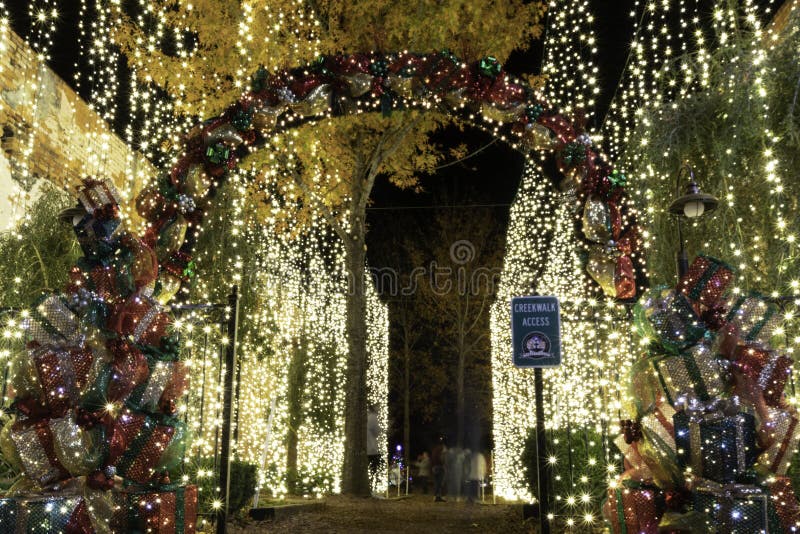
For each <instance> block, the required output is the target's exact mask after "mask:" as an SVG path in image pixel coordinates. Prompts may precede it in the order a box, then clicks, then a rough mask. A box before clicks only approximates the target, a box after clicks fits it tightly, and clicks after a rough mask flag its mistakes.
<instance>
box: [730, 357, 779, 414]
mask: <svg viewBox="0 0 800 534" xmlns="http://www.w3.org/2000/svg"><path fill="white" fill-rule="evenodd" d="M793 364H794V362H793V360H792V359H791V358H790V357H788V356H786V355H785V354H781V353H779V352H777V351H774V350H768V349H765V348H762V347H760V346H758V345H755V344H751V343H748V344H746V345H739V346H737V347H736V351H735V354H734V367H735V369H736V370H737V371H739V372H741V373H743V374H745V375H746V376H747V377H748V378H751V379H753V380H754V381H755V383H756V384H757V385H758V387H759V389H760V390H761V392H762V394H763V396H764V402H766V404H767V405H768V406H780V404H781V401H782V399H783V391H784V389H785V388H786V383H787V382H788V381H789V377H790V376H791V373H792V365H793Z"/></svg>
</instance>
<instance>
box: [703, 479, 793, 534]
mask: <svg viewBox="0 0 800 534" xmlns="http://www.w3.org/2000/svg"><path fill="white" fill-rule="evenodd" d="M692 495H693V501H694V509H695V511H699V512H703V513H705V514H706V515H708V516H709V517H710V518H711V520H712V523H711V524H710V525H709V527H711V528H715V529H716V530H715V531H716V532H720V533H722V532H724V533H726V534H754V533H764V534H780V533H782V532H783V529H782V528H781V525H780V520H779V518H778V515H777V513H776V512H775V508H774V507H773V506H771V503H770V496H769V492H768V491H766V490H765V489H763V488H761V487H758V486H750V485H745V484H728V485H722V484H715V483H713V482H711V481H701V482H700V483H698V484H697V486H696V487H695V488H694V489H693V491H692Z"/></svg>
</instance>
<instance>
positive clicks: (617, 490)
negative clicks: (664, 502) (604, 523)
mask: <svg viewBox="0 0 800 534" xmlns="http://www.w3.org/2000/svg"><path fill="white" fill-rule="evenodd" d="M660 493H661V490H659V489H658V488H657V487H655V486H651V485H646V484H642V483H640V482H637V481H634V480H622V481H621V482H620V483H619V484H617V486H616V487H611V488H608V494H607V497H606V501H605V502H604V503H603V516H604V517H605V518H606V519H607V520H608V521H609V523H611V527H612V529H613V531H614V532H624V533H628V534H633V533H636V534H640V533H641V534H657V533H658V523H659V521H660V520H661V516H662V515H663V513H664V511H663V510H662V509H661V507H660V506H659V502H658V497H659V494H660Z"/></svg>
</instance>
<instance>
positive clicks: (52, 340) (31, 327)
mask: <svg viewBox="0 0 800 534" xmlns="http://www.w3.org/2000/svg"><path fill="white" fill-rule="evenodd" d="M23 327H24V328H25V329H26V330H27V332H28V335H29V337H30V339H31V341H34V342H36V343H38V344H39V345H67V346H80V345H82V344H83V341H84V339H85V337H86V336H85V334H84V331H83V330H84V329H83V328H82V326H81V323H80V320H79V318H78V316H77V315H75V312H73V311H72V309H70V307H69V302H68V300H67V298H66V297H64V296H62V295H46V296H44V297H43V298H42V299H41V300H40V301H39V302H38V303H37V304H36V305H35V306H34V308H33V310H31V312H30V316H29V317H28V318H26V319H25V321H24V323H23Z"/></svg>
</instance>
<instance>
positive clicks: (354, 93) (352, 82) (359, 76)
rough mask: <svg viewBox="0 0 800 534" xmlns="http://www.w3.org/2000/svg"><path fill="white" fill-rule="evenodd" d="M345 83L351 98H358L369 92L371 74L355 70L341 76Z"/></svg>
mask: <svg viewBox="0 0 800 534" xmlns="http://www.w3.org/2000/svg"><path fill="white" fill-rule="evenodd" d="M343 78H344V81H345V83H346V84H347V88H348V92H349V93H350V96H351V97H353V98H358V97H360V96H363V95H365V94H367V93H369V92H370V90H371V89H372V79H373V78H372V76H371V75H369V74H367V73H365V72H355V73H353V74H348V75H347V76H343Z"/></svg>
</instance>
